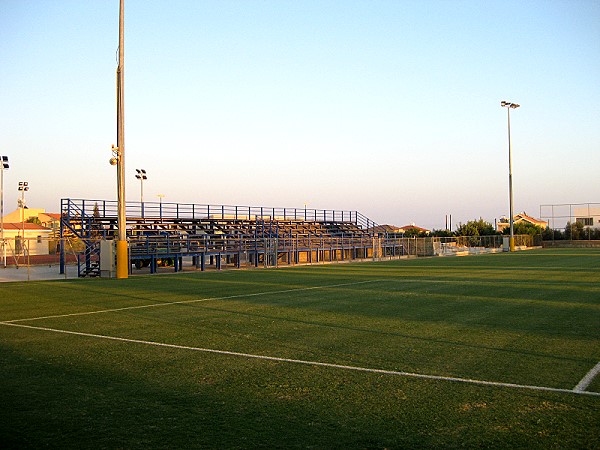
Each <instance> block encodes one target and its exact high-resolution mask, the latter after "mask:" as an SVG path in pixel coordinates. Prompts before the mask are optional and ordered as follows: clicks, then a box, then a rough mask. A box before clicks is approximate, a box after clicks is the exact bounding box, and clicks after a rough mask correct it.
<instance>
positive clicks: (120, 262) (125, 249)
mask: <svg viewBox="0 0 600 450" xmlns="http://www.w3.org/2000/svg"><path fill="white" fill-rule="evenodd" d="M117 278H129V245H128V242H127V241H117Z"/></svg>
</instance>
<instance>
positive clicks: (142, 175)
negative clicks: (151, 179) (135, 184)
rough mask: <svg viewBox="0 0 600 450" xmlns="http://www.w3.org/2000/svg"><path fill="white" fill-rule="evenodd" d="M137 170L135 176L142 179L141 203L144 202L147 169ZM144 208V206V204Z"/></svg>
mask: <svg viewBox="0 0 600 450" xmlns="http://www.w3.org/2000/svg"><path fill="white" fill-rule="evenodd" d="M135 171H136V172H137V173H136V174H135V177H136V178H137V179H138V180H140V203H141V204H142V205H143V204H144V180H147V179H148V177H147V176H146V171H145V170H144V169H135ZM142 208H143V206H142Z"/></svg>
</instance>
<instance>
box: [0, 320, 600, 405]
mask: <svg viewBox="0 0 600 450" xmlns="http://www.w3.org/2000/svg"><path fill="white" fill-rule="evenodd" d="M0 325H4V326H10V327H18V328H27V329H31V330H40V331H49V332H53V333H62V334H70V335H75V336H83V337H89V338H97V339H107V340H111V341H118V342H128V343H134V344H143V345H152V346H156V347H166V348H173V349H179V350H191V351H196V352H203V353H212V354H218V355H227V356H238V357H242V358H252V359H260V360H265V361H276V362H285V363H292V364H304V365H309V366H318V367H328V368H333V369H342V370H353V371H357V372H368V373H378V374H384V375H395V376H401V377H411V378H421V379H426V380H436V381H452V382H458V383H466V384H474V385H480V386H495V387H503V388H512V389H528V390H535V391H546V392H559V393H562V394H578V395H590V396H597V397H600V392H588V391H583V390H576V389H573V390H571V389H560V388H552V387H545V386H532V385H526V384H515V383H501V382H497V381H483V380H473V379H469V378H458V377H445V376H441V375H427V374H420V373H413V372H402V371H396V370H384V369H370V368H366V367H357V366H346V365H342V364H333V363H326V362H320V361H305V360H302V359H290V358H279V357H276V356H264V355H253V354H251V353H240V352H232V351H227V350H216V349H211V348H202V347H189V346H186V345H176V344H167V343H164V342H154V341H143V340H139V339H128V338H122V337H117V336H106V335H103V334H92V333H82V332H79V331H68V330H59V329H56V328H47V327H36V326H32V325H25V324H18V323H9V322H0Z"/></svg>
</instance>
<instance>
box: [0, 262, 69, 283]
mask: <svg viewBox="0 0 600 450" xmlns="http://www.w3.org/2000/svg"><path fill="white" fill-rule="evenodd" d="M66 278H69V279H73V278H77V266H73V265H67V266H66V267H65V273H64V274H62V275H61V274H60V266H58V265H41V266H19V267H18V268H17V267H15V266H7V267H6V268H3V267H0V283H6V282H11V281H38V280H64V279H66Z"/></svg>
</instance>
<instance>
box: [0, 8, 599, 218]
mask: <svg viewBox="0 0 600 450" xmlns="http://www.w3.org/2000/svg"><path fill="white" fill-rule="evenodd" d="M125 27H126V32H125V111H126V122H125V127H126V161H125V164H126V167H125V168H126V173H127V189H126V194H127V199H128V200H138V199H139V193H140V192H139V191H140V190H139V182H138V181H137V180H136V179H135V177H134V175H135V169H136V168H144V169H146V170H147V172H148V178H149V179H148V181H147V182H146V184H145V186H144V195H145V200H146V201H150V200H158V199H157V197H156V194H159V193H162V194H164V195H165V196H166V197H165V198H164V201H171V202H193V203H210V204H230V205H236V204H239V205H252V206H254V205H256V206H282V207H283V206H285V207H303V205H304V204H305V203H306V204H307V205H308V207H309V208H319V209H350V210H358V211H360V212H362V213H363V214H365V215H367V216H369V217H370V218H371V219H373V220H375V221H377V222H379V223H390V224H395V225H399V226H400V225H405V224H407V223H410V222H416V223H417V224H418V225H421V226H424V227H428V228H443V227H444V225H445V216H446V214H452V217H453V222H454V224H456V223H458V222H459V221H462V222H466V221H467V220H470V219H477V218H479V217H483V218H484V219H486V220H488V221H490V222H493V221H494V219H495V218H498V217H500V216H501V215H508V143H507V126H506V125H507V124H506V109H505V108H501V107H500V101H501V100H508V101H513V102H517V103H520V104H521V105H522V106H521V108H519V109H517V110H515V111H512V113H511V125H512V142H513V176H514V190H515V211H516V212H518V211H526V212H527V213H529V214H532V215H538V214H539V206H540V204H547V203H563V202H567V203H576V202H600V2H598V1H597V0H568V1H552V0H546V1H526V2H523V1H504V0H502V1H449V0H448V1H416V0H415V1H401V0H394V1H383V0H379V1H378V0H370V1H366V0H365V1H352V0H339V1H326V0H319V1H303V0H293V1H284V0H264V1H258V0H257V1H251V0H248V1H242V0H238V1H227V0H220V1H202V0H192V1H183V0H169V1H159V0H154V1H142V0H126V4H125ZM0 42H1V43H2V44H1V45H0V95H1V100H0V154H1V155H8V156H9V158H10V164H11V167H10V169H9V171H7V172H5V179H4V191H5V195H4V200H5V212H6V213H8V212H10V211H12V210H14V209H15V208H16V204H17V196H18V192H17V184H18V182H19V181H22V180H26V181H28V182H29V183H30V186H31V189H30V191H29V192H28V193H27V203H28V206H29V207H32V208H34V207H40V208H45V209H46V210H47V211H50V212H58V210H59V206H60V203H59V202H60V198H62V197H72V198H90V199H116V170H115V168H114V167H112V166H110V165H109V164H108V159H109V158H110V156H111V152H110V147H111V144H113V143H114V144H116V113H115V110H116V106H115V70H116V65H117V61H116V58H117V53H116V51H117V45H118V0H112V1H108V0H86V1H81V0H73V1H70V0H61V1H55V0H46V1H43V0H39V1H34V0H0Z"/></svg>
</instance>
